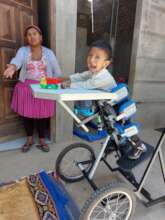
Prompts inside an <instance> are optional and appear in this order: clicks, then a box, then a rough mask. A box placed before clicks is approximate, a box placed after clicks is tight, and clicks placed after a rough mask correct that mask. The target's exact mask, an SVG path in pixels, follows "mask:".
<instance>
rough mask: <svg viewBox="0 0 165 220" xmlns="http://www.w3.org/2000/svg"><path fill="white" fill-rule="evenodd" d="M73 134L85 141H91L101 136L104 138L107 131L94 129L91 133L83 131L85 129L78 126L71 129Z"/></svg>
mask: <svg viewBox="0 0 165 220" xmlns="http://www.w3.org/2000/svg"><path fill="white" fill-rule="evenodd" d="M73 134H74V135H76V136H78V137H80V138H82V139H84V140H86V141H89V142H92V141H98V140H100V139H102V138H105V137H106V136H107V131H106V130H102V131H96V132H95V133H94V134H93V133H90V132H85V131H83V130H81V129H80V128H75V129H74V130H73Z"/></svg>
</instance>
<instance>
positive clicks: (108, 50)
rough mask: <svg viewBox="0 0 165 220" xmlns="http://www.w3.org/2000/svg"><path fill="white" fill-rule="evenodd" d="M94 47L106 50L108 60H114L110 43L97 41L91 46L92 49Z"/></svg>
mask: <svg viewBox="0 0 165 220" xmlns="http://www.w3.org/2000/svg"><path fill="white" fill-rule="evenodd" d="M92 47H96V48H100V49H102V50H104V51H105V52H106V53H107V56H108V60H111V58H112V47H111V45H110V44H109V43H108V42H106V41H104V40H97V41H94V42H93V43H92V44H91V45H90V49H91V48H92Z"/></svg>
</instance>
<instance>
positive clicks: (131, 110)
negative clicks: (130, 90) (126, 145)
mask: <svg viewBox="0 0 165 220" xmlns="http://www.w3.org/2000/svg"><path fill="white" fill-rule="evenodd" d="M135 113H136V104H135V101H134V100H132V99H129V100H127V101H124V102H122V104H120V105H119V109H118V116H117V121H119V120H121V119H124V120H128V119H130V118H131V117H132V116H133V115H134V114H135Z"/></svg>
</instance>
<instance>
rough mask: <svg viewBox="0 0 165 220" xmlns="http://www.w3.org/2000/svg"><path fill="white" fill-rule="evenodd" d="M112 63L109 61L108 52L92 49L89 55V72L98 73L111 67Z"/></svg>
mask: <svg viewBox="0 0 165 220" xmlns="http://www.w3.org/2000/svg"><path fill="white" fill-rule="evenodd" d="M110 63H111V61H110V60H108V55H107V53H106V51H104V50H103V49H101V48H97V47H92V48H91V49H90V51H89V53H88V56H87V66H88V69H89V71H91V72H92V73H94V74H95V73H98V72H100V71H101V70H102V69H104V68H106V67H107V66H109V64H110Z"/></svg>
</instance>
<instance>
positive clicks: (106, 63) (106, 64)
mask: <svg viewBox="0 0 165 220" xmlns="http://www.w3.org/2000/svg"><path fill="white" fill-rule="evenodd" d="M111 63H112V61H111V60H106V61H105V68H107V67H108V66H109V65H110V64H111Z"/></svg>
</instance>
